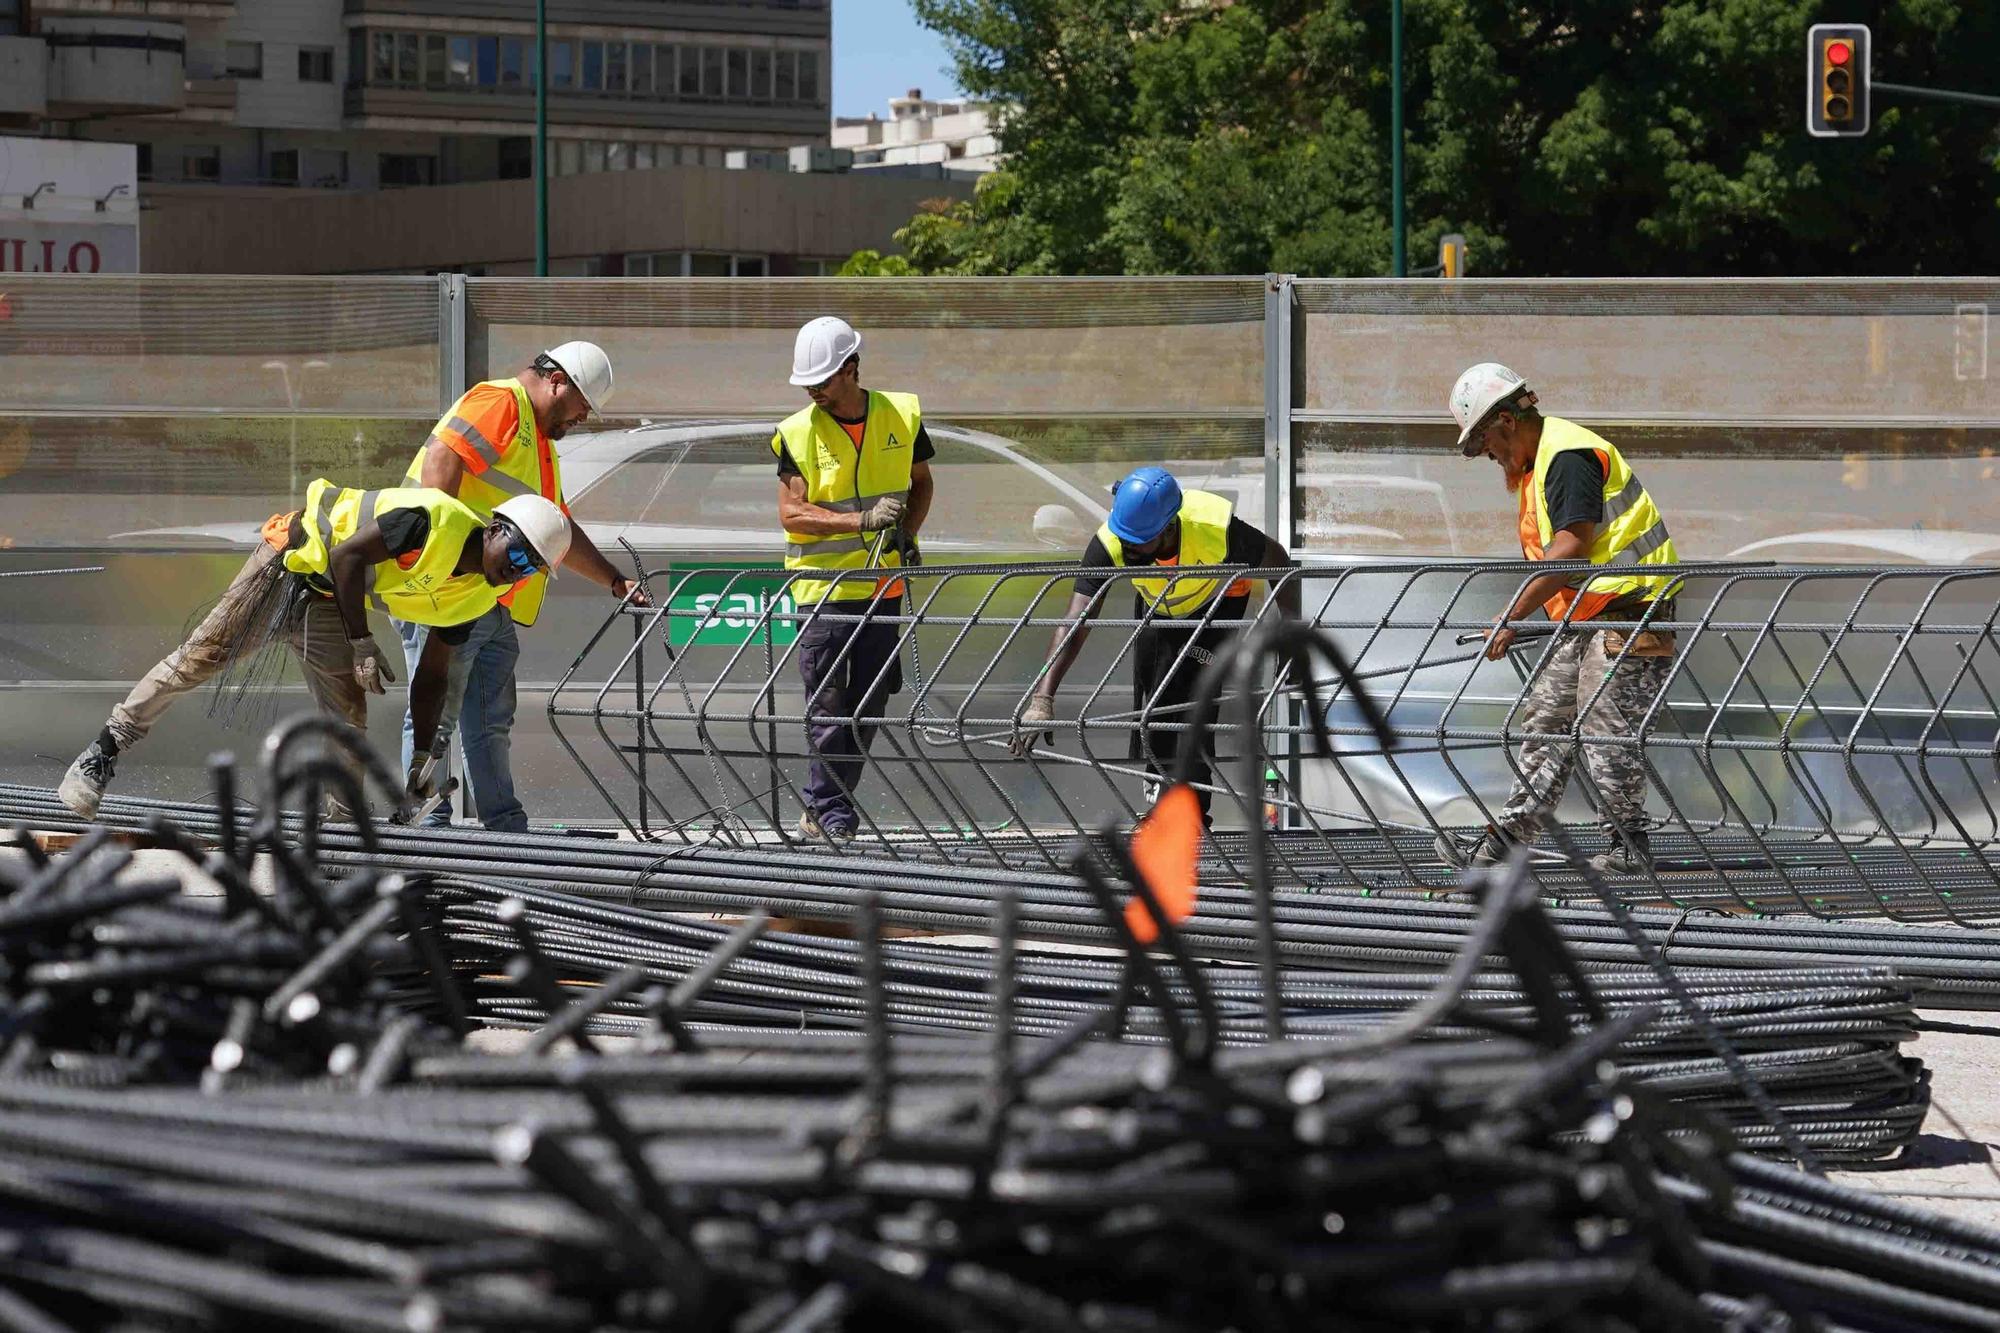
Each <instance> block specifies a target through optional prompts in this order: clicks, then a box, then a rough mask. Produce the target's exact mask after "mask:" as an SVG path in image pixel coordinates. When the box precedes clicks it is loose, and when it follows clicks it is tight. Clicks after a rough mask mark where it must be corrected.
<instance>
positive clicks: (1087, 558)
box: [1076, 514, 1264, 597]
mask: <svg viewBox="0 0 2000 1333" xmlns="http://www.w3.org/2000/svg"><path fill="white" fill-rule="evenodd" d="M1225 541H1226V542H1227V543H1228V545H1227V546H1226V547H1225V548H1224V551H1223V556H1222V563H1223V564H1225V565H1249V566H1251V567H1252V568H1253V569H1254V568H1255V567H1256V566H1258V565H1261V564H1263V563H1264V534H1263V533H1261V532H1259V531H1258V530H1257V529H1255V528H1253V527H1251V526H1250V525H1249V524H1248V523H1245V522H1244V521H1243V520H1242V519H1240V518H1238V517H1236V516H1235V515H1234V514H1231V515H1230V516H1229V535H1228V537H1227V538H1225ZM1077 563H1078V564H1080V565H1082V566H1083V567H1084V568H1085V569H1116V568H1117V567H1118V566H1117V564H1116V563H1115V562H1114V561H1113V560H1112V559H1111V552H1110V551H1108V550H1106V549H1105V546H1104V539H1103V538H1102V537H1092V538H1091V539H1090V545H1088V546H1086V547H1084V548H1083V558H1082V559H1081V560H1079V561H1077ZM1169 568H1171V566H1169ZM1109 581H1110V580H1108V579H1101V578H1092V577H1090V576H1089V575H1087V574H1085V575H1081V576H1079V577H1078V578H1077V580H1076V590H1077V591H1078V592H1080V593H1082V594H1083V595H1084V596H1086V597H1088V596H1090V595H1091V594H1092V593H1094V592H1096V591H1097V590H1098V589H1099V588H1102V587H1103V586H1104V585H1105V584H1106V583H1107V582H1109Z"/></svg>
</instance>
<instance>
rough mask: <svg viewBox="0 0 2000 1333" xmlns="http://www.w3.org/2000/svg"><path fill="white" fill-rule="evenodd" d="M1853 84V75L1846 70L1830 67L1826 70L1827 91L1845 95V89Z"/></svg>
mask: <svg viewBox="0 0 2000 1333" xmlns="http://www.w3.org/2000/svg"><path fill="white" fill-rule="evenodd" d="M1853 86H1854V77H1853V76H1852V75H1850V74H1849V73H1848V72H1847V71H1846V70H1844V69H1830V70H1828V71H1827V72H1826V90H1827V91H1828V92H1830V93H1835V94H1839V95H1842V96H1845V95H1846V93H1847V90H1848V89H1849V88H1851V87H1853Z"/></svg>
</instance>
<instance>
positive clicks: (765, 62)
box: [750, 51, 771, 102]
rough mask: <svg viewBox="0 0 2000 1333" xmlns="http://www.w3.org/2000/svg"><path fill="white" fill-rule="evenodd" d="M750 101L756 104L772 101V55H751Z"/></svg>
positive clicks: (756, 53) (755, 52) (760, 52)
mask: <svg viewBox="0 0 2000 1333" xmlns="http://www.w3.org/2000/svg"><path fill="white" fill-rule="evenodd" d="M750 99H751V100H752V101H754V102H768V101H770V100H771V53H770V52H769V51H752V52H751V53H750Z"/></svg>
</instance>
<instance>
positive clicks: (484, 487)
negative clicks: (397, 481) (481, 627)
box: [403, 379, 568, 625]
mask: <svg viewBox="0 0 2000 1333" xmlns="http://www.w3.org/2000/svg"><path fill="white" fill-rule="evenodd" d="M474 387H475V388H479V389H506V390H507V391H508V392H510V393H512V394H513V395H514V409H515V426H514V433H513V435H511V436H509V437H508V438H507V439H505V440H489V439H487V438H486V436H485V434H484V433H483V432H481V431H480V430H479V429H478V427H476V426H474V425H473V424H472V422H471V421H470V419H468V418H467V417H466V415H465V413H464V412H463V411H462V410H461V408H462V407H463V405H464V403H465V397H464V396H463V395H461V396H460V397H459V400H458V402H456V403H453V404H452V405H451V409H450V410H449V411H447V412H446V413H445V414H444V415H443V416H441V417H439V418H438V424H437V425H436V426H434V427H432V428H431V434H430V439H428V440H425V441H424V446H425V448H428V447H429V446H430V444H431V441H433V440H438V436H439V433H440V432H442V431H450V432H451V433H453V434H455V435H458V436H459V437H461V438H462V439H464V441H465V442H466V443H467V444H469V445H471V446H472V451H473V452H474V453H476V454H478V455H479V457H480V460H481V461H482V462H484V463H485V464H486V470H485V471H484V472H474V471H473V470H472V469H471V468H469V467H468V468H467V469H465V471H464V473H463V474H461V477H460V480H459V483H458V499H459V501H460V502H461V503H463V504H464V505H466V506H467V507H468V508H470V509H471V510H472V512H473V513H475V514H477V515H478V516H479V519H480V521H481V522H482V523H483V522H485V521H486V520H488V519H490V518H492V517H493V511H494V510H495V509H496V508H498V507H499V506H500V504H501V503H502V502H503V501H506V500H509V499H511V498H513V497H514V496H516V495H539V496H541V497H543V498H544V499H546V500H548V501H550V502H551V503H553V504H555V505H556V506H557V507H558V508H561V507H562V503H563V498H562V461H561V459H560V458H559V457H558V456H557V454H556V450H555V446H554V445H553V444H552V443H550V441H549V438H548V437H547V436H546V435H544V434H542V433H541V431H539V430H537V429H536V428H535V405H534V403H533V402H532V401H530V400H529V398H528V389H527V386H526V385H524V384H522V383H521V381H520V380H518V379H505V380H486V381H484V382H483V383H481V384H478V385H476V386H474ZM467 392H471V391H470V390H468V391H467ZM438 442H439V443H443V442H442V441H441V440H439V441H438ZM446 447H447V448H448V447H449V446H446ZM423 473H424V450H423V449H419V450H417V456H416V457H415V458H413V459H411V460H410V466H409V468H408V470H406V471H405V472H404V473H403V481H404V483H405V484H406V485H409V486H419V485H421V484H422V483H423ZM564 512H565V513H567V512H568V510H567V509H564ZM548 584H549V578H548V575H546V574H533V575H530V576H529V577H527V578H525V579H522V580H521V581H520V582H519V583H516V584H515V585H514V586H513V587H512V588H510V589H507V590H505V591H503V592H502V594H501V596H500V604H501V605H503V606H505V607H506V608H507V610H508V613H509V614H510V615H511V616H512V617H513V618H514V621H515V623H516V624H521V625H532V624H534V623H535V618H536V617H537V616H539V615H540V614H541V610H542V598H543V597H545V596H546V595H547V593H548Z"/></svg>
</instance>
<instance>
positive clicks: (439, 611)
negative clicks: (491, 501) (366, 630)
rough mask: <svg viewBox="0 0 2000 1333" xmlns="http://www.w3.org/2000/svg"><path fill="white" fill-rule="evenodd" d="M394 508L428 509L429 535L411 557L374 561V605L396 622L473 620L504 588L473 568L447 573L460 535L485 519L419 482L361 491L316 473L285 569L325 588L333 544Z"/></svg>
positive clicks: (371, 582)
mask: <svg viewBox="0 0 2000 1333" xmlns="http://www.w3.org/2000/svg"><path fill="white" fill-rule="evenodd" d="M396 509H421V510H423V511H424V512H425V513H426V514H428V515H430V520H431V530H430V535H429V536H428V537H426V538H425V539H424V544H423V547H422V549H420V550H418V551H415V552H413V553H412V555H413V556H414V558H412V556H411V555H405V556H403V557H401V558H400V559H396V560H383V561H380V562H378V563H377V564H376V566H375V568H374V569H373V571H371V573H370V577H369V591H370V592H372V593H373V594H374V595H375V599H376V605H378V606H380V607H381V608H382V609H383V610H384V611H386V612H388V613H389V614H390V615H392V616H394V617H396V618H397V619H398V620H408V621H411V622H413V623H415V624H419V625H438V626H445V627H449V626H452V625H463V624H465V623H466V622H467V621H469V620H477V619H479V617H481V616H483V615H485V614H486V613H487V612H488V611H491V610H492V609H493V608H494V606H496V605H497V604H498V603H499V601H500V596H501V594H502V593H503V592H505V591H506V589H505V588H504V587H495V586H494V585H493V584H491V583H488V582H487V581H486V577H485V576H484V575H483V574H480V573H477V572H475V573H471V574H456V573H453V570H454V569H455V568H456V566H457V565H458V557H459V554H460V553H461V552H462V551H464V550H465V539H466V538H467V537H470V536H471V535H472V534H473V533H475V532H478V531H480V530H481V529H483V528H484V527H485V526H486V520H484V519H482V518H480V517H479V515H477V514H475V513H473V512H472V510H471V509H470V508H468V507H467V506H466V505H465V504H463V503H462V502H460V501H458V500H454V499H452V498H451V497H450V496H449V495H446V494H445V493H444V492H443V491H440V490H431V489H426V488H424V487H419V486H398V487H395V488H392V489H390V490H384V491H364V490H361V489H359V488H357V487H341V486H337V485H335V484H334V483H333V482H330V481H328V480H327V479H326V478H325V477H321V478H318V479H317V480H315V481H314V482H313V483H312V485H310V486H308V487H306V507H305V508H304V509H302V510H300V511H299V527H300V528H301V529H302V530H303V531H304V534H305V540H304V541H302V542H301V543H300V544H299V545H297V546H295V547H293V548H291V549H290V550H288V551H286V552H285V568H286V569H289V570H291V571H292V572H293V573H294V574H298V575H302V576H303V577H304V578H305V580H306V581H307V582H308V583H311V584H312V585H313V586H314V587H316V588H319V589H321V590H322V591H324V592H332V591H333V576H332V565H331V558H332V553H333V548H334V547H336V546H338V545H340V544H341V543H342V542H344V541H346V540H347V539H348V538H349V537H352V536H353V535H354V534H355V533H356V532H357V531H358V530H359V529H360V527H361V525H362V524H363V523H364V522H366V521H367V520H368V519H373V518H380V517H381V516H382V515H384V514H386V513H389V512H390V511H392V510H396ZM404 561H409V563H408V564H407V565H405V564H404Z"/></svg>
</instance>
